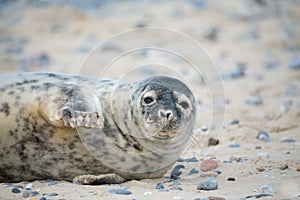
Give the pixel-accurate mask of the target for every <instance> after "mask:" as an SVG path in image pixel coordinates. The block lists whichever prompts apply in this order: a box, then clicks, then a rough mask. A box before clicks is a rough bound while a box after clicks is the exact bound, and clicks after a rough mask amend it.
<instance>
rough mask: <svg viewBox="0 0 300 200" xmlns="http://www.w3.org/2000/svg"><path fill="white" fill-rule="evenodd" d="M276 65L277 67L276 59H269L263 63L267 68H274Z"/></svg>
mask: <svg viewBox="0 0 300 200" xmlns="http://www.w3.org/2000/svg"><path fill="white" fill-rule="evenodd" d="M277 67H278V62H277V61H270V62H267V63H266V64H265V69H267V70H271V69H275V68H277Z"/></svg>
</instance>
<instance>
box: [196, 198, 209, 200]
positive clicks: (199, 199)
mask: <svg viewBox="0 0 300 200" xmlns="http://www.w3.org/2000/svg"><path fill="white" fill-rule="evenodd" d="M194 200H209V199H208V198H195V199H194Z"/></svg>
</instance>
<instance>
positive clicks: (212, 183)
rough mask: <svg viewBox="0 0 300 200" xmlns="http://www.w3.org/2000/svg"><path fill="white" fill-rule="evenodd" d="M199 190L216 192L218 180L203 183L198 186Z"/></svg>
mask: <svg viewBox="0 0 300 200" xmlns="http://www.w3.org/2000/svg"><path fill="white" fill-rule="evenodd" d="M197 189H198V190H216V189H218V182H217V181H216V180H208V181H201V182H199V183H198V185H197Z"/></svg>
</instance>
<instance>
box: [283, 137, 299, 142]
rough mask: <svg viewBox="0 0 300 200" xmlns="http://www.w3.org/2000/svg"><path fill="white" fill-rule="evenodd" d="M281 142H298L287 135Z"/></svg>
mask: <svg viewBox="0 0 300 200" xmlns="http://www.w3.org/2000/svg"><path fill="white" fill-rule="evenodd" d="M280 142H286V143H291V142H296V140H295V139H293V138H291V137H288V136H286V137H283V138H281V139H280Z"/></svg>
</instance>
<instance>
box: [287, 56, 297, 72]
mask: <svg viewBox="0 0 300 200" xmlns="http://www.w3.org/2000/svg"><path fill="white" fill-rule="evenodd" d="M289 68H290V69H297V70H299V69H300V58H298V57H294V58H291V59H290V60H289Z"/></svg>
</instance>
